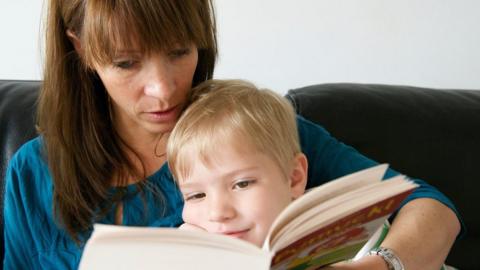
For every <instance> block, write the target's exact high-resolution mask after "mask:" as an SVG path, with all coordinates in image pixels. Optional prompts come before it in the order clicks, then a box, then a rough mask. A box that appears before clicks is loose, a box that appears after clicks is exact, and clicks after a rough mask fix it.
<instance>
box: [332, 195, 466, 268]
mask: <svg viewBox="0 0 480 270" xmlns="http://www.w3.org/2000/svg"><path fill="white" fill-rule="evenodd" d="M459 231H460V222H459V221H458V219H457V216H456V214H455V213H454V212H453V211H452V210H451V209H450V208H448V207H446V206H445V205H443V204H442V203H440V202H438V201H436V200H433V199H429V198H422V199H416V200H412V201H410V202H409V203H407V204H406V205H404V206H403V207H402V209H401V210H400V211H399V212H398V215H397V216H396V218H395V219H394V221H393V223H392V227H391V228H390V230H389V232H388V235H387V237H386V238H385V240H384V241H383V243H382V244H381V246H382V247H386V248H390V249H392V250H394V251H395V254H396V255H397V256H398V257H399V258H400V260H401V261H402V263H403V266H404V267H405V269H408V270H415V269H422V270H429V269H432V270H439V269H441V267H442V264H443V263H444V261H445V259H446V257H447V255H448V252H449V251H450V248H451V246H452V245H453V242H454V241H455V238H456V237H457V235H458V233H459ZM325 269H332V270H333V269H336V270H354V269H372V270H375V269H378V270H380V269H383V270H388V268H387V265H386V263H385V262H384V260H383V259H382V257H380V256H366V257H363V258H362V259H360V260H358V261H356V262H352V263H339V264H336V265H332V266H330V267H327V268H325Z"/></svg>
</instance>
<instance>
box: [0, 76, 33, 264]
mask: <svg viewBox="0 0 480 270" xmlns="http://www.w3.org/2000/svg"><path fill="white" fill-rule="evenodd" d="M39 87H40V82H38V81H5V80H0V159H1V160H0V206H1V209H2V211H1V213H0V219H1V221H0V228H1V230H2V236H1V245H0V246H1V250H0V251H1V259H2V260H1V262H2V264H3V254H4V243H3V199H4V198H3V195H4V193H5V182H4V180H5V170H6V168H7V164H8V161H9V160H10V158H11V157H12V155H13V154H14V153H15V152H16V151H17V149H18V148H19V147H20V146H21V145H22V144H23V143H25V142H26V141H28V140H30V139H31V138H33V137H35V136H36V132H35V108H36V106H35V102H36V99H37V96H38V92H39V91H38V89H39Z"/></svg>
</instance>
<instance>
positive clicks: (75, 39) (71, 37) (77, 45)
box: [66, 29, 83, 55]
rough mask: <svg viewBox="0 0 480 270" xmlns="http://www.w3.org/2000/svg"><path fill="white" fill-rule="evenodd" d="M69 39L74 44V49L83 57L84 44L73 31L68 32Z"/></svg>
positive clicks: (68, 30)
mask: <svg viewBox="0 0 480 270" xmlns="http://www.w3.org/2000/svg"><path fill="white" fill-rule="evenodd" d="M66 33H67V37H68V39H69V40H70V42H72V44H73V47H74V48H75V51H76V52H77V53H78V54H79V55H82V53H83V50H82V43H81V42H80V38H78V36H77V35H76V34H75V32H73V31H72V30H71V29H67V31H66Z"/></svg>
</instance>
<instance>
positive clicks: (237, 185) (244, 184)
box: [233, 179, 255, 189]
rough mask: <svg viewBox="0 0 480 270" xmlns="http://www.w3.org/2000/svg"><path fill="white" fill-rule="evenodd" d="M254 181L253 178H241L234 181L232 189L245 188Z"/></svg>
mask: <svg viewBox="0 0 480 270" xmlns="http://www.w3.org/2000/svg"><path fill="white" fill-rule="evenodd" d="M254 183H255V180H253V179H249V180H241V181H238V182H236V183H235V184H234V185H233V189H245V188H248V187H250V186H251V185H253V184H254Z"/></svg>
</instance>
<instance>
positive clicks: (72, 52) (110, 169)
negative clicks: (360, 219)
mask: <svg viewBox="0 0 480 270" xmlns="http://www.w3.org/2000/svg"><path fill="white" fill-rule="evenodd" d="M216 53H217V45H216V36H215V18H214V14H213V9H212V4H211V2H210V1H209V0H195V1H194V0H189V1H175V0H162V1H159V0H137V1H131V0H117V1H113V0H89V1H86V0H68V1H66V0H50V1H49V7H48V14H47V24H46V54H45V57H46V61H45V69H44V80H43V87H42V91H41V95H40V99H39V107H38V128H39V132H40V134H41V136H40V137H39V138H36V139H34V140H32V141H30V142H28V143H27V144H25V145H24V146H23V147H22V148H21V149H20V150H19V151H18V153H17V154H16V155H15V157H14V158H13V159H12V161H11V162H10V165H9V169H8V172H7V176H6V182H7V186H6V194H5V197H6V200H5V250H6V253H5V261H4V267H5V269H33V268H43V269H75V268H76V267H77V265H78V262H79V259H80V256H81V253H82V250H83V245H84V243H85V241H86V239H88V237H89V235H90V233H91V229H92V224H93V223H95V222H99V223H108V224H124V225H137V226H169V227H175V226H179V225H180V224H181V223H182V220H181V210H182V206H183V202H182V199H181V197H180V196H179V193H178V191H177V189H176V188H175V185H174V182H173V180H172V177H171V174H170V172H169V171H168V168H167V166H166V165H165V155H164V152H165V144H166V140H167V138H168V134H169V132H170V131H171V130H172V128H173V127H174V125H175V123H176V121H177V119H178V117H179V115H180V113H181V111H182V109H183V108H184V107H185V100H186V96H187V94H188V92H189V90H190V88H191V87H192V86H195V85H197V84H198V83H200V82H202V81H204V80H207V79H210V78H212V74H213V69H214V63H215V58H216ZM298 125H299V132H300V138H301V141H302V148H303V149H302V150H303V152H304V153H305V154H306V155H307V156H308V159H309V160H310V162H311V166H310V167H311V168H310V170H309V175H310V180H309V186H315V185H319V184H321V183H323V182H327V181H328V180H330V179H333V178H336V177H338V176H340V175H344V174H347V173H351V172H353V171H356V170H359V169H362V168H365V167H370V166H372V165H374V164H375V162H373V161H371V160H369V159H368V158H366V157H364V156H362V155H360V154H359V153H358V152H356V151H355V150H353V149H351V148H349V147H347V146H345V145H343V144H341V143H339V142H337V141H336V140H335V139H334V138H332V137H330V136H329V134H328V133H327V132H326V131H325V130H323V129H322V128H321V127H319V126H317V125H315V124H312V123H310V122H308V121H307V120H305V119H303V118H299V120H298ZM394 173H395V172H393V171H390V172H389V174H390V175H391V174H394ZM419 183H420V184H421V185H422V186H421V188H420V189H419V190H418V191H416V192H415V193H414V194H413V195H412V196H410V197H409V199H408V200H407V201H406V202H405V205H404V206H403V207H402V209H401V210H400V211H399V212H398V214H397V216H396V218H395V220H394V222H393V225H392V228H391V231H390V233H389V235H388V237H387V238H386V240H385V242H384V243H383V244H382V246H384V247H386V248H390V249H391V250H393V251H394V252H395V254H396V255H397V256H398V258H400V259H401V261H402V262H403V265H404V266H405V268H406V269H417V268H421V269H438V268H439V266H440V265H441V263H442V262H443V260H444V259H445V257H446V255H447V254H448V251H449V249H450V247H451V245H452V243H453V241H454V240H455V237H456V236H457V234H458V232H459V230H460V225H459V220H458V218H457V216H456V215H455V212H454V211H455V209H454V206H453V205H452V203H451V202H450V201H449V200H448V199H447V198H445V197H444V196H443V195H442V194H441V193H439V192H438V191H437V190H435V189H434V188H432V187H430V186H428V185H426V184H425V183H423V182H421V181H419ZM333 267H335V268H337V269H342V268H344V269H387V264H386V261H385V260H384V259H383V258H382V257H381V256H368V257H365V258H363V259H362V260H360V261H358V262H356V263H352V264H344V265H336V266H333Z"/></svg>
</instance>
